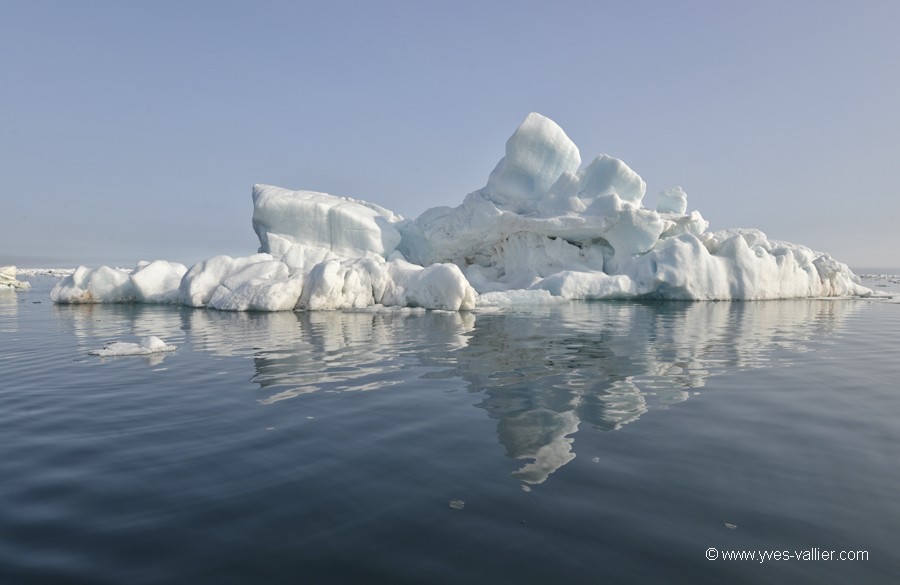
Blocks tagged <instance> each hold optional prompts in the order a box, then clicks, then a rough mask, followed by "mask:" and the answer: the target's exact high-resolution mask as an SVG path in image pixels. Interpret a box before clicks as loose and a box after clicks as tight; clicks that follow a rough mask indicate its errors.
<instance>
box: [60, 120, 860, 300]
mask: <svg viewBox="0 0 900 585" xmlns="http://www.w3.org/2000/svg"><path fill="white" fill-rule="evenodd" d="M646 192H647V185H646V183H645V182H644V180H643V179H642V178H641V177H640V176H639V175H638V174H637V173H636V172H635V171H634V170H632V169H631V168H630V167H629V166H628V165H627V164H625V162H623V161H621V160H619V159H617V158H614V157H611V156H609V155H606V154H601V155H599V156H597V157H595V158H594V159H593V160H591V162H589V163H588V164H586V165H584V166H582V158H581V153H580V152H579V150H578V147H577V146H576V145H575V144H574V143H573V142H572V141H571V140H570V139H569V137H568V136H567V135H566V133H565V132H564V131H563V130H562V128H560V127H559V126H558V125H557V124H556V123H555V122H553V121H552V120H550V119H549V118H546V117H544V116H542V115H540V114H537V113H532V114H529V115H528V116H527V117H526V118H525V120H524V122H522V124H521V125H520V126H519V128H518V129H517V130H516V131H515V132H514V133H513V135H512V136H511V137H510V138H509V140H508V141H507V143H506V153H505V156H504V157H503V158H502V159H501V160H500V162H498V163H497V165H496V166H495V168H494V170H493V171H492V172H491V173H490V175H489V176H488V180H487V184H486V185H485V186H484V187H482V188H481V189H479V190H477V191H474V192H472V193H470V194H469V195H467V196H466V197H465V198H464V200H463V201H462V203H461V204H460V205H458V206H456V207H452V208H451V207H435V208H432V209H429V210H427V211H425V212H424V213H423V214H422V215H420V216H419V217H418V218H415V219H405V218H403V217H402V216H400V215H398V214H396V213H393V212H392V211H390V210H387V209H385V208H383V207H381V206H379V205H376V204H373V203H369V202H366V201H363V200H359V199H353V198H350V197H339V196H335V195H330V194H327V193H318V192H314V191H292V190H289V189H284V188H281V187H275V186H271V185H255V186H254V187H253V191H252V199H253V217H252V225H253V229H254V231H255V232H256V235H257V237H258V238H259V243H260V245H259V249H258V250H257V253H256V254H253V255H249V256H246V257H241V258H231V257H229V256H216V257H213V258H210V259H207V260H203V261H201V262H198V263H196V264H195V265H193V266H192V267H191V268H190V269H187V268H186V267H185V266H184V265H181V264H177V263H172V262H166V261H164V260H157V261H154V262H142V263H140V264H139V265H138V266H137V267H136V268H135V269H134V270H133V271H132V272H130V273H128V272H124V271H120V270H116V269H113V268H109V267H100V268H94V269H91V268H86V267H79V268H78V269H77V270H76V271H75V272H74V273H73V274H71V275H68V276H66V277H65V278H63V279H62V280H60V282H59V283H58V284H57V285H56V287H54V289H53V291H52V292H51V298H52V299H53V301H55V302H58V303H94V302H120V303H121V302H143V303H177V304H183V305H187V306H192V307H208V308H212V309H218V310H223V311H284V310H333V309H363V308H367V307H379V306H400V307H422V308H425V309H443V310H450V311H460V310H472V309H476V308H478V307H484V308H498V307H508V306H511V305H522V304H524V305H528V304H535V303H537V304H544V303H547V302H558V301H564V300H578V299H633V298H634V299H672V300H692V301H700V300H703V301H706V300H710V301H711V300H764V299H785V298H802V297H840V296H870V295H872V294H873V292H872V290H870V289H868V288H866V287H864V286H862V285H861V284H860V282H859V279H858V278H857V277H856V275H854V274H853V273H852V272H851V271H850V269H849V268H848V267H847V266H846V265H845V264H843V263H840V262H838V261H836V260H834V259H833V258H832V257H831V256H830V255H828V254H825V253H822V252H817V251H814V250H812V249H810V248H808V247H806V246H803V245H800V244H792V243H788V242H782V241H777V240H769V239H768V238H767V237H766V235H765V234H764V233H763V232H761V231H759V230H756V229H726V230H719V231H710V230H709V224H708V222H707V221H706V220H705V219H703V216H702V215H701V214H700V212H699V211H696V210H692V211H690V212H688V200H687V194H686V193H685V191H684V189H682V188H681V187H671V188H667V189H664V190H662V191H660V192H659V194H658V195H657V197H656V205H655V208H653V209H650V208H648V207H645V206H644V197H645V195H646Z"/></svg>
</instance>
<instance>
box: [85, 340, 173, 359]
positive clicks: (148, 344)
mask: <svg viewBox="0 0 900 585" xmlns="http://www.w3.org/2000/svg"><path fill="white" fill-rule="evenodd" d="M176 349H178V348H177V347H175V346H174V345H168V344H166V342H165V341H163V340H162V339H160V338H159V337H157V336H155V335H150V336H147V337H144V338H143V339H141V341H140V343H129V342H126V341H111V342H110V343H107V344H106V345H105V346H103V347H102V348H101V349H92V350H90V351H89V352H88V353H89V354H90V355H98V356H100V357H115V356H133V355H152V354H156V353H164V352H170V351H175V350H176Z"/></svg>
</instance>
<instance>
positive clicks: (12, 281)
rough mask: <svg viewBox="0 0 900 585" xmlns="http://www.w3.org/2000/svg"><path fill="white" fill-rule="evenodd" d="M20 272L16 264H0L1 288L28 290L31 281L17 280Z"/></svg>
mask: <svg viewBox="0 0 900 585" xmlns="http://www.w3.org/2000/svg"><path fill="white" fill-rule="evenodd" d="M17 275H18V272H17V270H16V267H15V266H0V290H28V289H29V288H31V283H30V282H27V281H23V280H16V276H17Z"/></svg>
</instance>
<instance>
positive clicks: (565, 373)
mask: <svg viewBox="0 0 900 585" xmlns="http://www.w3.org/2000/svg"><path fill="white" fill-rule="evenodd" d="M865 302H867V301H831V300H790V301H772V302H747V303H717V302H699V303H677V302H675V303H673V302H668V303H635V302H600V303H567V304H561V305H552V306H547V307H536V308H531V309H529V311H528V312H496V313H491V312H481V313H457V312H438V311H428V312H426V311H414V310H413V311H410V310H392V311H381V312H328V311H324V312H299V313H291V312H281V313H228V312H214V311H206V310H197V309H174V310H173V309H172V308H169V307H148V306H109V307H105V306H104V307H102V308H100V307H94V306H75V307H56V308H55V310H56V311H57V312H58V313H59V314H60V315H62V316H64V317H65V318H67V319H70V320H71V322H72V326H73V330H74V331H75V333H76V335H77V336H79V337H82V338H96V337H97V336H103V335H112V334H114V331H113V330H114V329H115V328H116V327H117V326H118V327H121V323H128V324H130V331H129V333H132V334H134V335H149V334H151V333H152V334H156V335H159V336H160V337H163V338H164V339H165V340H166V341H167V342H168V343H177V344H179V345H180V344H181V343H183V342H185V341H186V342H187V343H189V344H190V346H191V347H193V349H194V350H201V351H205V352H210V353H212V354H213V355H216V356H245V357H248V358H252V360H253V366H254V371H253V372H252V373H250V374H248V376H247V377H248V378H249V379H251V380H252V381H253V382H255V383H256V384H258V386H259V388H260V390H261V396H260V397H259V399H258V402H259V403H260V404H261V405H265V406H272V407H276V405H277V403H279V402H281V401H284V400H288V399H292V398H297V397H301V396H303V395H308V394H310V393H315V392H349V391H369V390H379V389H385V388H389V387H391V386H394V385H397V384H402V383H409V380H410V372H409V371H408V370H409V369H411V368H419V369H421V370H422V373H421V375H418V376H416V377H414V379H418V380H420V381H421V382H422V384H423V385H424V386H427V385H428V384H429V381H432V380H442V379H461V380H463V381H464V382H465V386H466V388H467V389H468V390H469V391H470V392H472V393H480V394H482V395H483V399H482V400H481V401H480V402H479V403H478V404H477V406H478V407H479V408H482V409H484V411H485V412H486V413H487V414H488V416H489V417H490V418H491V419H494V420H496V421H497V437H498V440H499V442H500V443H501V444H502V446H503V447H504V449H505V451H506V454H507V455H508V456H509V457H511V458H514V459H521V460H523V461H524V463H523V464H522V466H521V467H520V468H519V469H518V470H517V471H515V472H514V473H513V475H514V477H516V478H517V479H519V480H521V481H523V482H526V483H529V484H539V483H542V482H544V481H545V480H546V479H547V478H548V477H549V476H550V475H551V474H552V473H554V472H555V471H556V470H558V469H559V468H561V467H562V466H564V465H566V464H567V463H568V462H570V461H571V460H572V459H574V458H575V456H576V448H575V447H576V446H575V435H576V433H577V431H578V430H579V427H580V425H582V424H587V425H590V426H591V427H593V428H594V429H597V430H601V431H614V430H618V429H620V428H621V427H622V426H623V425H627V424H629V423H632V422H634V421H636V420H637V419H638V418H639V417H640V416H641V415H642V414H643V413H645V412H647V411H648V409H653V408H665V407H667V406H669V405H671V404H674V403H677V402H681V401H684V400H687V399H688V398H689V397H690V396H692V395H693V394H696V393H697V391H698V389H700V388H702V387H703V386H704V384H705V382H706V380H707V378H709V377H710V376H715V375H717V374H722V373H726V372H732V371H735V370H746V369H753V368H761V367H767V366H772V365H783V364H787V363H789V362H790V360H791V356H792V355H795V354H796V352H803V351H806V350H807V349H808V345H809V342H810V341H811V340H816V343H817V344H819V345H820V346H821V344H822V343H833V342H834V341H835V340H836V337H835V336H834V333H835V332H836V331H837V330H839V329H840V327H841V324H842V321H843V320H844V318H845V317H847V316H848V315H849V314H851V313H853V312H855V311H856V310H858V309H859V308H860V307H861V306H862V305H861V304H860V303H865ZM110 313H115V315H111V314H110ZM98 314H100V315H102V316H103V317H102V318H100V317H99V316H98ZM116 324H118V325H116ZM105 328H110V330H107V329H105ZM85 343H93V342H87V341H85ZM156 359H157V361H158V360H159V359H161V358H156Z"/></svg>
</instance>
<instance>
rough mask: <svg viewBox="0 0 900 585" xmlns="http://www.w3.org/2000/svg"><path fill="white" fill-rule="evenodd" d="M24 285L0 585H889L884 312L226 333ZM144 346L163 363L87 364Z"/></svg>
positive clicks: (448, 319) (190, 318) (13, 353)
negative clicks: (115, 349)
mask: <svg viewBox="0 0 900 585" xmlns="http://www.w3.org/2000/svg"><path fill="white" fill-rule="evenodd" d="M32 282H33V283H35V288H34V289H33V290H32V291H31V292H28V293H18V294H15V293H3V294H0V400H2V403H0V404H2V406H0V583H2V584H3V585H6V584H20V583H21V584H31V583H35V584H56V583H66V584H68V583H91V584H93V583H97V584H105V583H109V584H119V583H123V584H126V583H127V584H145V583H146V584H162V583H190V584H207V583H208V584H230V583H277V584H281V583H302V584H307V583H556V582H567V583H867V584H871V583H876V584H877V583H896V582H897V579H898V578H900V577H898V576H900V534H898V528H900V500H898V494H900V466H898V455H900V449H898V446H900V418H898V417H900V383H898V380H900V351H898V350H900V304H893V303H890V302H882V301H864V300H862V301H860V300H857V301H821V300H803V301H779V302H760V303H655V304H641V303H572V304H570V305H565V306H557V307H551V308H542V309H536V310H534V311H531V312H518V313H505V314H503V313H495V314H490V313H479V314H456V313H438V312H428V313H402V312H392V313H286V314H285V313H278V314H246V313H245V314H230V313H218V312H214V311H206V310H193V309H184V308H175V307H150V306H145V307H141V306H81V307H77V306H76V307H67V306H55V305H52V304H51V303H50V302H49V300H48V291H49V287H50V286H51V285H52V282H53V281H52V280H51V279H47V278H36V279H33V280H32ZM145 335H158V336H160V337H161V338H163V339H164V340H165V341H167V342H168V343H171V344H175V345H177V346H178V350H177V351H176V352H175V353H172V354H166V355H164V356H156V357H153V358H142V357H122V358H98V357H94V356H90V355H88V353H87V352H88V351H89V350H91V349H97V348H100V347H102V346H103V345H104V343H105V342H107V341H110V340H119V341H137V340H138V339H139V338H140V337H141V336H145ZM710 547H715V548H716V549H718V550H720V551H731V550H738V551H739V550H748V551H790V552H794V551H798V552H799V551H801V550H810V549H814V548H815V549H819V550H827V551H831V550H834V551H836V553H837V552H840V551H852V552H854V553H856V552H857V551H860V552H862V551H865V553H866V556H867V560H856V561H840V560H833V561H827V560H818V561H816V560H810V561H804V560H797V559H791V560H782V561H776V560H767V561H765V562H763V563H760V562H759V561H758V560H754V561H749V560H748V561H736V560H731V561H729V560H723V559H722V558H721V556H720V558H719V559H717V560H714V561H709V560H707V559H706V556H705V555H706V551H707V549H709V548H710ZM720 554H722V553H720ZM860 556H861V555H860Z"/></svg>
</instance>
